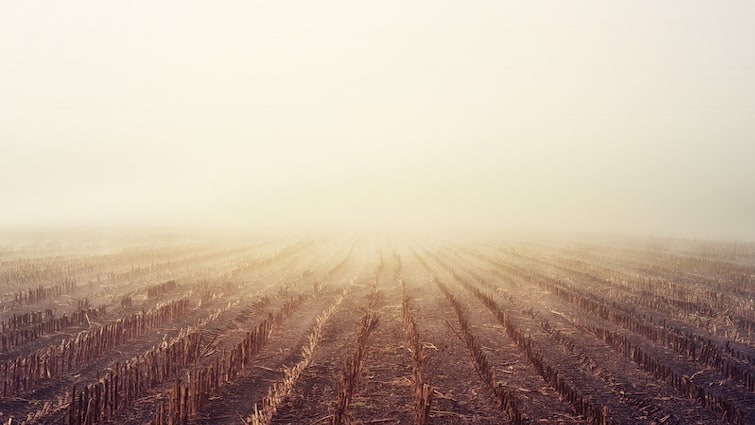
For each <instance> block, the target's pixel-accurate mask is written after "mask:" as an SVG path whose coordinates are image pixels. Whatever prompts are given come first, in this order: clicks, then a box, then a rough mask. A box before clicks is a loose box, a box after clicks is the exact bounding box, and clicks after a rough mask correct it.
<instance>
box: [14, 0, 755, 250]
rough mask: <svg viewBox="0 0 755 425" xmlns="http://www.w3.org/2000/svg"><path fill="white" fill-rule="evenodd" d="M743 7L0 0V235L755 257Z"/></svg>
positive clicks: (752, 69)
mask: <svg viewBox="0 0 755 425" xmlns="http://www.w3.org/2000/svg"><path fill="white" fill-rule="evenodd" d="M754 4H755V3H752V2H742V1H740V2H735V1H715V2H714V1H681V0H678V1H666V2H657V1H636V0H633V1H611V2H606V1H580V2H563V1H528V2H509V1H480V2H454V1H423V2H408V1H402V2H397V1H387V2H370V3H368V2H354V1H319V2H289V1H275V2H252V1H236V2H233V1H228V2H205V1H202V2H199V1H193V2H192V1H177V0H176V1H129V2H103V1H67V2H44V1H24V2H4V3H3V4H2V5H0V58H1V59H0V143H1V147H2V152H1V153H0V181H1V183H0V185H2V186H1V187H2V192H1V193H2V208H0V227H6V228H7V227H10V228H15V227H23V226H27V227H34V226H87V225H93V226H153V227H160V226H179V227H180V226H186V227H209V228H213V227H224V228H233V227H241V228H249V229H260V228H261V229H291V230H293V229H320V228H321V229H354V228H359V229H364V228H367V229H394V230H399V231H404V230H412V229H414V230H423V231H436V230H446V231H449V230H455V231H458V232H466V231H470V232H471V231H482V232H485V231H501V230H525V231H587V232H627V233H635V234H658V235H675V236H689V237H712V238H727V239H753V238H755V219H753V217H755V195H753V194H754V193H755V167H752V158H755V148H754V147H753V146H755V144H753V142H752V141H753V137H754V136H755V124H753V123H755V49H752V40H755V26H753V25H752V23H753V22H755V6H754Z"/></svg>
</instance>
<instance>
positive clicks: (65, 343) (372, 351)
mask: <svg viewBox="0 0 755 425" xmlns="http://www.w3.org/2000/svg"><path fill="white" fill-rule="evenodd" d="M0 248H2V253H3V255H2V257H0V322H1V323H0V331H1V333H0V414H1V416H0V421H2V422H3V423H7V424H20V423H41V424H48V423H49V424H53V423H67V424H76V425H79V424H97V423H127V424H144V423H152V424H155V425H157V424H160V425H162V424H170V425H177V424H181V423H187V424H188V423H193V424H218V423H219V424H231V423H233V424H238V423H239V422H244V423H250V424H254V423H260V424H325V423H329V424H333V425H338V424H370V423H377V424H456V423H479V424H495V423H511V424H549V423H553V424H556V423H559V424H569V423H573V424H577V423H583V424H588V423H590V424H596V425H599V424H600V425H603V424H606V425H607V424H638V423H640V424H641V423H645V424H727V423H731V424H742V425H744V424H750V423H755V345H754V341H753V340H754V338H753V331H755V329H753V324H755V321H753V319H755V313H753V310H755V308H754V306H753V295H755V247H753V246H749V245H743V244H737V245H735V244H725V243H715V244H713V243H702V242H697V243H692V242H676V241H675V242H670V241H665V242H664V243H661V242H660V241H651V242H650V243H642V242H641V241H621V242H612V241H607V240H600V241H577V242H570V243H565V242H559V243H556V242H547V241H523V242H508V241H488V242H485V243H474V244H473V243H465V244H456V243H450V242H440V241H436V242H434V241H430V240H428V241H412V242H411V243H409V242H407V243H399V242H397V241H392V240H387V239H380V238H373V239H356V238H355V239H327V238H320V239H311V240H309V239H301V240H293V239H283V238H278V239H260V240H249V241H242V240H236V241H233V242H229V241H225V242H222V243H218V242H215V243H196V242H191V241H187V240H175V241H171V240H160V241H159V242H157V241H153V242H152V243H150V242H149V241H140V242H135V241H133V240H129V241H123V242H122V245H120V246H119V245H118V242H117V241H116V242H113V244H112V245H111V246H108V247H107V249H104V250H103V247H102V246H101V245H100V244H98V245H91V244H81V245H75V244H61V245H59V246H58V247H57V248H55V247H50V246H45V247H35V246H33V245H24V246H23V247H21V248H19V247H10V246H8V247H0Z"/></svg>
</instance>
